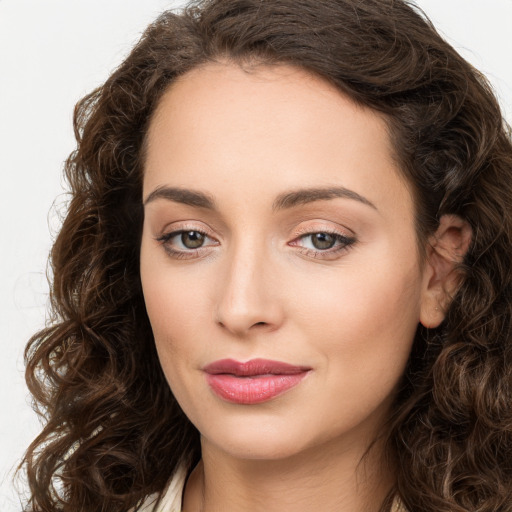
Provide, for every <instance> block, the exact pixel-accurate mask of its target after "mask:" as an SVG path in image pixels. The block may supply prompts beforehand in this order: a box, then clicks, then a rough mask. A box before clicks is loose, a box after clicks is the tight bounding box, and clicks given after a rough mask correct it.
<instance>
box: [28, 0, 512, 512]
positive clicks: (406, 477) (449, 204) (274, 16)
mask: <svg viewBox="0 0 512 512" xmlns="http://www.w3.org/2000/svg"><path fill="white" fill-rule="evenodd" d="M211 62H229V63H233V64H235V65H242V66H245V67H248V68H251V66H257V65H259V64H262V65H270V66H271V65H279V64H287V65H292V66H296V67H299V68H301V69H303V70H306V71H308V72H310V73H312V74H313V75H315V76H319V77H321V78H323V79H324V80H326V81H328V82H329V83H331V84H333V85H334V86H336V87H337V88H338V90H339V91H340V92H341V93H342V94H344V95H346V96H348V97H349V98H351V99H352V100H353V101H354V102H355V103H357V104H359V105H364V106H366V107H368V108H371V109H373V110H375V111H378V112H380V113H381V114H382V115H383V117H384V118H385V120H386V122H387V124H388V127H389V133H390V136H391V140H392V142H393V148H394V151H395V156H396V159H397V162H398V167H399V170H400V173H401V174H402V175H403V176H404V177H405V179H406V180H407V182H408V184H409V186H410V188H411V190H412V193H413V195H414V200H415V209H416V211H415V215H416V226H417V233H418V239H419V240H420V241H421V245H422V246H425V243H427V240H428V237H429V236H430V235H432V234H433V233H434V232H435V230H436V228H437V227H438V225H439V220H440V218H441V216H442V215H444V214H455V215H458V216H459V217H461V218H462V219H464V220H466V221H467V222H468V223H469V225H470V226H471V229H472V233H473V236H472V241H471V244H470V247H469V250H468V252H467V254H466V256H465V258H464V261H463V263H462V264H461V265H460V269H459V270H460V274H461V277H460V286H459V288H458V291H457V292H456V294H455V295H454V296H453V297H452V300H451V304H450V306H449V307H448V308H447V311H446V318H445V320H444V321H443V323H442V324H441V326H440V327H438V328H436V329H430V330H429V329H426V328H423V327H422V326H419V327H418V331H417V333H416V338H415V341H414V347H413V351H412V353H411V356H410V359H409V362H408V365H407V368H406V371H405V374H404V376H403V379H402V382H401V386H400V389H399V392H398V394H397V398H396V401H395V404H394V407H393V411H392V418H391V420H390V424H389V432H390V433H389V438H388V439H387V444H386V446H387V450H388V452H387V453H389V454H391V455H390V456H392V457H393V460H394V461H396V462H395V463H396V486H395V488H394V489H393V490H392V493H396V494H397V495H398V496H399V497H400V498H401V500H402V501H403V503H404V504H405V506H406V507H408V508H409V510H414V511H415V512H434V511H435V512H448V511H450V512H467V511H477V510H478V511H479V512H491V511H493V512H496V511H498V510H499V511H502V512H503V511H512V462H511V461H512V407H511V404H512V344H511V343H510V342H511V318H512V296H511V290H512V287H511V276H512V240H511V236H512V212H511V202H512V199H511V198H512V144H511V139H510V131H509V129H508V127H507V125H506V123H505V121H504V120H503V118H502V114H501V112H500V109H499V106H498V104H497V101H496V99H495V97H494V95H493V93H492V91H491V89H490V86H489V85H488V83H487V81H486V80H485V78H484V77H483V76H482V75H481V74H480V73H479V72H478V71H476V70H475V69H474V68H473V67H472V66H471V65H470V64H468V63H467V62H466V61H465V60H464V59H463V58H462V57H460V56H459V55H458V53H457V52H456V51H455V50H454V49H453V48H452V47H451V46H450V45H449V44H448V43H446V42H445V41H444V40H443V39H442V38H441V37H440V36H439V35H438V33H437V32H436V30H435V29H434V27H433V25H432V24H431V22H430V21H429V20H428V18H427V17H426V16H425V15H424V14H423V13H422V12H421V11H420V10H419V9H418V8H417V7H415V6H414V4H411V3H410V2H407V1H403V0H205V1H199V2H193V3H192V4H190V5H189V6H188V7H186V8H184V9H182V10H180V11H167V12H164V13H163V14H162V15H161V16H160V17H159V18H158V19H157V20H156V21H155V22H154V23H153V24H151V25H150V26H149V27H148V28H147V30H146V31H145V33H144V34H143V36H142V38H141V39H140V41H139V42H138V44H137V45H136V46H135V47H134V49H133V50H132V52H131V53H130V55H129V56H128V57H127V58H126V60H125V61H124V62H123V63H122V64H121V65H120V67H119V68H118V69H117V70H116V71H115V72H114V73H113V74H112V75H111V76H110V77H109V78H108V80H107V81H106V82H105V84H104V85H103V86H101V87H99V88H98V89H96V90H95V91H93V92H92V93H90V94H89V95H87V96H86V97H85V98H83V99H82V100H81V101H80V102H79V103H78V104H77V106H76V109H75V115H74V129H75V135H76V139H77V149H76V150H75V151H74V152H73V153H72V154H71V155H70V157H69V158H68V160H67V162H66V165H65V175H66V178H67V181H68V183H69V186H70V200H69V203H68V206H67V208H68V209H67V214H66V216H65V218H64V220H63V224H62V228H61V230H60V233H59V234H58V236H57V238H56V241H55V243H54V245H53V248H52V251H51V256H50V265H51V271H52V274H53V276H52V278H51V281H52V282H51V294H50V305H51V318H50V320H49V323H48V325H47V327H46V328H44V329H43V330H41V331H40V332H38V333H37V334H35V335H34V336H33V337H32V338H31V340H30V342H29V344H28V346H27V349H26V363H27V374H26V377H27V382H28V385H29V388H30V391H31V393H32V394H33V396H34V400H35V407H36V409H37V410H38V411H39V413H40V414H41V415H43V416H44V419H45V426H44V429H43V430H42V432H41V434H40V435H39V436H38V437H37V439H35V441H34V442H33V443H32V444H31V446H30V447H29V449H28V451H27V453H26V456H25V459H24V467H25V470H26V472H27V478H28V481H29V485H30V489H31V497H30V499H29V503H28V504H27V508H26V510H30V511H32V512H42V511H65V512H71V511H73V512H76V511H77V510H80V511H86V512H87V511H109V512H116V511H118V512H122V511H123V512H125V511H126V510H128V509H131V508H134V509H136V508H137V507H139V506H140V505H141V503H142V502H143V500H144V499H145V498H147V496H148V495H150V494H154V493H156V495H157V496H158V495H161V493H162V492H163V490H164V489H165V486H166V483H167V482H168V480H169V478H170V477H171V476H172V474H173V472H174V471H175V470H176V468H177V467H178V466H179V465H180V464H189V465H190V464H193V463H194V462H196V461H197V460H198V459H199V457H200V447H199V434H198V432H197V430H196V429H195V427H194V426H193V425H192V424H191V423H190V421H189V420H188V419H187V418H186V416H185V415H184V413H183V412H182V411H181V409H180V407H179V406H178V404H177V402H176V400H175V399H174V397H173V395H172V393H171V391H170V389H169V386H168V384H167V382H166V380H165V378H164V375H163V372H162V370H161V368H160V364H159V361H158V357H157V353H156V350H155V346H154V339H153V334H152V331H151V327H150V324H149V320H148V318H147V314H146V310H145V306H144V298H143V294H142V289H141V283H140V277H139V246H140V237H141V231H142V221H143V209H142V197H141V196H142V177H143V171H144V143H145V135H146V132H147V129H148V123H149V122H150V120H151V118H152V114H153V113H154V111H155V109H156V107H157V105H158V103H159V100H160V98H161V97H162V94H163V93H164V92H165V91H166V90H167V89H168V87H169V86H170V84H172V83H173V81H174V80H176V78H177V77H179V76H182V75H184V74H185V73H187V71H189V70H192V69H194V68H197V67H199V66H202V65H204V64H207V63H211ZM389 502H390V500H389V499H388V500H387V502H386V503H387V504H386V503H385V504H383V506H382V509H383V510H386V509H389Z"/></svg>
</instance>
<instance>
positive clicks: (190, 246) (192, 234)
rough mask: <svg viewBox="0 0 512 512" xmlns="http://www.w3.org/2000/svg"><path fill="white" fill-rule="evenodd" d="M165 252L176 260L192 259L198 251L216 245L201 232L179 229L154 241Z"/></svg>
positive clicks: (216, 243)
mask: <svg viewBox="0 0 512 512" xmlns="http://www.w3.org/2000/svg"><path fill="white" fill-rule="evenodd" d="M156 240H157V241H158V242H160V243H161V244H162V245H163V246H164V249H165V250H166V252H167V253H168V254H169V255H170V256H173V257H176V258H180V257H181V258H185V257H194V256H195V255H196V254H197V253H198V251H199V250H200V249H203V248H206V247H209V246H213V245H218V242H217V241H216V240H214V239H212V238H210V237H209V236H208V235H207V234H206V233H204V232H203V231H199V230H197V229H180V230H177V231H172V232H171V233H166V234H164V235H162V236H160V237H158V238H157V239H156Z"/></svg>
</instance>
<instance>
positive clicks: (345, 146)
mask: <svg viewBox="0 0 512 512" xmlns="http://www.w3.org/2000/svg"><path fill="white" fill-rule="evenodd" d="M147 142H148V147H147V148H148V150H147V160H146V162H145V174H144V184H143V194H144V200H145V220H144V228H143V235H142V244H141V267H140V271H141V279H142V284H143V291H144V297H145V301H146V306H147V312H148V315H149V318H150V321H151V325H152V328H153V332H154V336H155V342H156V346H157V350H158V354H159V357H160V361H161V364H162V368H163V370H164V373H165V375H166V378H167V380H168V382H169V385H170V386H171V389H172V391H173V393H174V395H175V397H176V398H177V400H178V402H179V403H180V405H181V406H182V408H183V410H184V411H185V413H186V414H187V416H188V417H189V418H190V420H191V421H192V422H193V423H194V425H195V426H196V427H197V428H198V430H199V432H200V433H201V443H202V453H203V458H202V461H201V463H200V464H199V466H197V467H196V469H195V470H194V472H193V473H192V476H191V477H190V478H189V481H188V484H187V487H186V490H185V495H184V510H185V511H187V512H191V511H197V510H203V511H210V512H211V511H216V510H218V511H220V510H237V511H274V510H275V511H282V510H294V511H298V512H300V511H302V510H304V511H306V510H308V511H310V510H314V509H316V510H340V511H343V510H345V511H363V510H364V511H376V510H378V509H379V506H380V504H381V503H382V500H383V498H384V497H385V495H386V493H387V492H388V491H389V489H390V487H391V486H392V483H393V471H392V468H390V467H388V466H386V464H384V463H383V452H382V446H381V444H380V443H379V442H377V443H376V444H375V446H374V447H373V448H372V450H371V451H370V452H369V453H368V454H367V456H366V457H365V458H364V461H363V462H362V463H360V462H361V458H362V457H363V455H364V453H365V452H366V450H367V448H368V446H369V444H370V442H371V441H372V440H374V439H375V438H376V437H377V436H378V435H379V434H382V433H383V432H384V430H383V429H384V423H385V421H386V419H387V418H388V415H389V409H390V404H391V402H392V400H393V397H394V395H395V392H396V387H397V384H398V382H399V380H400V377H401V375H402V374H403V371H404V367H405V364H406V362H407V358H408V356H409V353H410V350H411V344H412V340H413V337H414V333H415V331H416V328H417V325H418V323H419V322H423V323H424V324H426V325H428V326H435V325H437V324H439V322H440V321H441V320H442V311H440V308H437V309H435V307H434V304H438V303H439V300H440V299H439V298H440V296H441V295H440V293H441V291H442V290H443V289H444V288H443V287H444V284H445V281H446V280H445V279H444V277H445V276H446V275H448V274H449V272H450V268H451V267H450V265H445V266H446V273H442V272H437V273H436V268H441V267H442V265H440V266H438V267H435V266H434V265H431V264H429V263H428V262H427V263H426V264H423V263H421V261H420V258H419V251H418V240H417V237H416V233H415V228H414V208H413V202H412V199H411V193H410V189H409V187H408V185H407V184H406V183H405V181H404V179H403V178H402V177H401V175H400V173H399V171H398V169H397V167H396V163H395V161H394V159H393V156H392V148H391V143H390V139H389V135H388V131H387V127H386V124H385V121H384V119H383V118H382V117H381V116H379V115H378V114H377V113H375V112H373V111H371V110H369V109H366V108H362V107H359V106H356V105H355V104H354V103H353V102H351V101H350V100H349V99H348V98H346V97H345V96H343V95H342V94H341V93H340V92H339V91H338V90H336V89H334V88H333V87H332V86H331V85H329V84H327V83H326V82H324V81H323V80H321V79H320V78H317V77H314V76H311V75H309V74H307V73H306V72H304V71H301V70H299V69H296V68H293V67H289V66H274V67H271V68H270V67H265V66H259V67H256V68H253V69H251V70H250V72H248V71H246V70H243V69H241V68H240V67H239V66H237V65H234V64H229V63H217V64H208V65H206V66H203V67H201V68H198V69H195V70H193V71H191V72H189V73H188V74H186V75H185V76H183V77H181V78H180V79H179V80H178V81H177V82H175V83H174V84H173V85H172V86H171V87H170V89H169V90H168V91H167V92H166V93H165V95H164V97H163V98H162V100H161V102H160V104H159V106H158V108H157V110H156V113H155V115H154V117H153V119H152V121H151V124H150V128H149V132H148V137H147ZM162 187H169V188H178V189H181V190H183V189H190V190H194V191H199V192H202V193H204V194H207V195H208V196H210V197H211V198H212V199H213V200H214V202H215V206H216V209H215V210H212V209H209V208H204V207H201V206H193V205H186V204H182V203H181V202H179V201H176V200H172V199H171V198H170V196H169V195H167V197H163V195H162V194H161V195H160V196H158V193H155V190H162ZM324 187H345V188H346V189H348V190H350V191H351V192H355V193H356V194H358V195H359V196H360V198H364V200H359V199H354V197H335V198H330V199H323V200H317V201H313V202H308V203H307V204H297V205H295V206H293V207H290V208H283V209H278V210H275V209H273V203H274V202H275V200H276V198H277V197H278V196H279V195H280V194H284V193H287V192H290V191H295V190H297V189H304V188H307V189H309V188H315V189H316V188H324ZM364 201H366V202H367V203H371V205H370V204H366V203H365V202H364ZM452 220H453V219H452ZM449 221H450V219H448V220H447V221H445V222H444V225H443V228H444V231H443V232H442V233H440V234H439V233H438V240H441V239H442V238H443V233H445V232H446V233H449V235H448V236H447V238H448V239H450V236H451V237H452V238H453V239H454V243H455V245H457V244H459V246H460V243H459V242H460V240H459V238H460V237H459V235H458V233H459V232H460V230H458V228H457V227H456V226H455V228H454V227H453V225H452V223H450V222H449ZM183 229H185V230H186V231H187V232H190V231H194V230H198V231H201V232H204V233H205V234H206V236H205V238H204V239H203V245H202V246H201V247H200V248H198V249H196V250H194V249H190V248H187V247H186V246H184V245H183V244H182V241H181V240H182V239H181V236H180V235H175V236H173V237H172V238H170V237H169V236H168V237H167V239H165V240H164V239H163V238H162V237H163V236H165V235H169V234H170V233H174V232H176V231H179V230H183ZM323 232H328V233H331V232H332V233H336V235H339V236H341V237H344V238H336V237H335V245H334V246H333V248H331V249H329V250H323V249H322V250H318V249H317V250H316V252H315V250H314V246H313V238H312V236H311V235H310V234H311V233H323ZM347 239H348V240H351V241H352V243H350V244H348V245H346V246H345V245H344V242H346V241H347ZM187 241H188V239H187ZM433 247H434V245H433ZM170 251H180V257H177V256H176V254H174V253H172V252H170ZM436 254H437V253H436ZM438 260H439V261H441V260H442V261H446V260H445V259H443V257H442V256H438ZM433 261H434V260H433ZM224 358H232V359H236V360H238V361H247V360H249V359H253V358H266V359H273V360H278V361H284V362H287V363H290V364H294V365H303V366H307V367H309V368H311V371H310V372H309V373H308V375H307V377H306V378H305V379H303V380H302V381H301V382H300V384H299V385H297V386H296V387H294V388H292V389H291V390H288V391H287V392H286V393H284V394H282V395H280V396H277V397H275V398H273V399H272V400H270V401H268V402H265V403H262V404H257V405H239V404H232V403H228V402H226V401H224V400H222V399H221V398H219V397H218V396H217V395H215V394H214V393H213V392H212V390H211V389H210V388H209V386H208V384H207V382H206V379H205V374H204V372H203V370H202V368H203V367H204V366H205V365H206V364H208V363H211V362H212V361H216V360H218V359H224Z"/></svg>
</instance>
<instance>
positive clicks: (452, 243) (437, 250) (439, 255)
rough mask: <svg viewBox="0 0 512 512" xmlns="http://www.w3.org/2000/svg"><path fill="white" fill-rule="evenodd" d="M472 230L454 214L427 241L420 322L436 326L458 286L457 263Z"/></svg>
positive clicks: (439, 322) (443, 219)
mask: <svg viewBox="0 0 512 512" xmlns="http://www.w3.org/2000/svg"><path fill="white" fill-rule="evenodd" d="M471 238H472V230H471V227H470V225H469V223H468V222H467V221H465V220H463V219H461V218H460V217H458V216H457V215H443V216H442V217H441V220H440V222H439V227H438V228H437V230H436V232H435V233H434V234H433V235H432V236H431V237H430V238H429V242H428V245H427V250H426V252H427V254H426V262H425V268H424V276H423V277H424V281H423V291H422V298H421V310H420V322H421V324H422V325H423V326H425V327H428V328H434V327H438V326H439V324H441V322H442V321H443V320H444V317H445V313H446V310H447V309H448V307H449V305H450V302H451V300H452V298H453V296H454V295H455V293H456V292H457V289H458V287H459V284H460V278H461V275H460V269H459V264H460V263H462V261H463V259H464V256H465V254H466V252H467V250H468V248H469V245H470V243H471Z"/></svg>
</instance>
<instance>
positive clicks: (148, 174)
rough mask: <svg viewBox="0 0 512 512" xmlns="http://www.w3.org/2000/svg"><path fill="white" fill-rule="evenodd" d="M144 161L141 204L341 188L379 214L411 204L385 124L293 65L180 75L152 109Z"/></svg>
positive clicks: (227, 67) (222, 67) (226, 67)
mask: <svg viewBox="0 0 512 512" xmlns="http://www.w3.org/2000/svg"><path fill="white" fill-rule="evenodd" d="M146 155H147V158H146V162H145V164H146V165H145V176H144V195H145V196H147V194H148V193H150V192H151V190H152V189H154V188H155V187H158V186H165V185H168V184H169V183H170V184H171V185H173V186H182V187H188V188H194V189H201V188H202V189H204V190H205V191H206V192H211V193H213V194H214V195H220V196H222V195H223V194H224V193H225V195H226V197H230V194H231V195H232V193H234V192H235V193H236V192H241V193H242V192H243V193H246V194H247V195H248V196H249V197H250V198H253V196H254V195H255V193H256V192H258V194H260V195H261V194H267V193H268V194H269V196H270V195H271V194H272V193H274V192H275V193H277V192H279V191H280V190H282V189H291V188H297V186H299V185H300V186H310V187H312V186H333V185H334V186H336V185H341V186H344V187H346V188H350V189H352V190H354V191H356V192H358V193H361V195H364V196H366V197H367V198H368V199H369V200H370V201H371V202H372V203H375V204H378V203H380V204H382V206H386V205H387V206H389V207H391V208H392V207H393V205H396V204H400V203H403V202H404V201H405V204H406V206H407V205H410V202H411V200H410V196H409V191H408V187H407V186H406V185H405V184H404V183H403V181H402V179H401V176H400V172H399V171H398V169H397V166H396V163H395V160H394V158H393V149H392V146H391V142H390V137H389V134H388V127H387V124H386V122H385V120H384V118H383V117H382V116H380V115H379V114H378V113H376V112H374V111H372V110H370V109H367V108H364V107H361V106H358V105H356V104H355V103H354V102H353V101H351V100H350V99H349V98H347V97H346V96H345V95H343V94H342V93H340V92H339V91H338V90H337V89H336V88H335V87H334V86H332V85H331V84H329V83H327V82H326V81H324V80H322V79H321V78H318V77H316V76H313V75H311V74H309V73H307V72H305V71H303V70H300V69H298V68H294V67H292V66H284V65H282V66H272V67H268V66H260V67H256V68H251V69H250V70H244V69H242V68H240V67H239V66H237V65H233V64H208V65H206V66H203V67H201V68H197V69H195V70H193V71H191V72H189V73H187V74H186V75H184V76H182V77H181V78H180V79H178V80H177V81H176V82H175V83H173V84H172V86H171V87H170V88H169V89H168V91H166V93H165V94H164V95H163V97H162V99H161V101H160V103H159V105H158V108H157V109H156V112H155V114H154V116H153V119H152V121H151V123H150V127H149V131H148V136H147V154H146ZM274 195H275V194H274Z"/></svg>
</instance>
